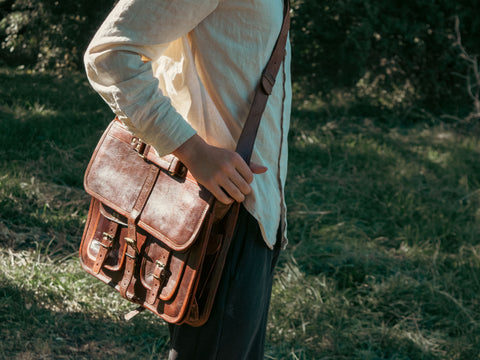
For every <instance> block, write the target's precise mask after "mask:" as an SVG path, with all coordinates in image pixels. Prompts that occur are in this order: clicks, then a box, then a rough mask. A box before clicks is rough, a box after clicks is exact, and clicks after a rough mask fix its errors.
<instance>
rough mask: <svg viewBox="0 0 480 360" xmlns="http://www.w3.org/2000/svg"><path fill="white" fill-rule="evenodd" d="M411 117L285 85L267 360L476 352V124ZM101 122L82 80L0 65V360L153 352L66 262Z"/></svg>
mask: <svg viewBox="0 0 480 360" xmlns="http://www.w3.org/2000/svg"><path fill="white" fill-rule="evenodd" d="M447 105H448V104H446V106H447ZM412 113H413V112H412ZM416 114H417V115H416V118H415V120H416V121H415V122H413V121H410V119H409V116H410V115H406V116H394V115H388V116H387V115H382V116H380V115H377V116H371V115H370V116H366V115H362V113H361V110H358V109H357V110H353V108H352V109H349V108H348V107H346V106H344V107H333V106H326V105H324V104H322V103H321V102H320V101H318V99H316V98H315V97H312V96H310V97H306V96H302V95H301V94H300V93H298V92H297V93H296V94H295V102H294V112H293V116H292V129H291V133H290V170H289V177H288V184H287V189H286V195H287V202H288V206H289V214H288V221H289V240H290V245H289V247H288V249H287V250H286V251H285V252H283V253H282V256H281V260H280V263H279V266H278V268H277V274H276V278H275V283H274V289H273V299H272V305H271V313H270V322H269V326H268V342H267V349H266V350H267V352H266V354H267V355H266V358H267V359H275V360H280V359H292V360H295V359H303V360H312V359H317V360H320V359H372V360H373V359H397V360H400V359H402V360H407V359H412V360H416V359H432V360H433V359H465V360H471V359H480V312H479V311H480V296H479V294H480V207H479V205H480V162H479V161H478V160H479V158H480V157H479V155H480V140H479V137H478V135H479V133H480V132H479V131H478V128H476V127H471V128H469V129H466V128H465V127H459V126H455V124H453V123H445V122H442V121H441V120H440V119H437V118H435V117H433V116H428V115H425V114H424V115H425V116H424V119H423V120H422V119H419V116H418V114H422V112H421V111H417V112H416ZM412 116H413V115H412ZM111 117H112V115H111V113H110V111H109V110H108V109H107V107H106V105H104V103H103V102H102V101H101V100H100V98H99V97H98V96H97V95H96V94H94V93H93V91H92V90H91V89H90V88H89V86H88V84H87V83H86V80H85V78H84V76H83V75H82V74H73V75H69V76H58V75H55V74H49V73H43V74H38V73H37V74H32V73H29V72H28V71H20V70H13V69H8V68H0V358H1V359H22V360H23V359H139V358H146V359H164V358H165V354H166V350H167V341H168V336H167V335H168V331H167V327H166V325H165V324H164V323H163V322H162V321H161V320H160V319H158V318H156V317H155V316H153V315H151V314H147V313H143V314H142V315H140V316H137V317H136V318H134V319H133V320H132V321H130V322H125V321H124V320H123V315H124V314H125V313H126V312H128V311H129V310H131V309H132V308H133V307H135V306H133V305H130V304H129V303H128V302H126V301H124V300H123V299H121V297H120V296H119V295H117V294H116V293H115V292H113V291H112V290H111V289H110V288H109V287H108V286H106V285H103V284H102V283H100V282H99V281H97V280H96V279H94V278H93V277H91V276H89V275H87V274H86V273H84V272H83V270H81V268H80V264H79V261H78V259H77V249H78V246H79V243H80V239H81V234H82V231H83V226H84V222H85V218H86V213H87V210H88V202H89V198H88V196H87V195H86V194H85V193H84V192H83V190H82V179H83V172H84V170H85V168H86V165H87V162H88V159H89V157H90V154H91V152H92V151H93V148H94V146H95V144H96V142H97V140H98V138H99V136H100V134H101V132H102V130H103V129H104V127H105V126H106V125H107V124H108V122H109V120H110V119H111ZM412 124H414V125H412Z"/></svg>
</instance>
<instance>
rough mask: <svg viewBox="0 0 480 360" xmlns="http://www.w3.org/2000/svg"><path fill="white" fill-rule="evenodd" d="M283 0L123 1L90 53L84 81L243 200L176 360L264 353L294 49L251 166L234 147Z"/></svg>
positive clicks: (175, 331) (212, 184)
mask: <svg viewBox="0 0 480 360" xmlns="http://www.w3.org/2000/svg"><path fill="white" fill-rule="evenodd" d="M283 9H284V4H283V0H175V1H167V0H120V1H118V2H117V4H116V5H115V7H114V8H113V10H112V11H111V12H110V14H109V15H108V17H107V18H106V20H105V21H104V23H103V24H102V25H101V26H100V28H99V30H98V31H97V33H96V34H95V36H94V37H93V39H92V41H91V43H90V45H89V46H88V49H87V51H86V53H85V57H84V62H85V67H86V73H87V76H88V79H89V81H90V83H91V85H92V86H93V88H94V89H95V90H96V91H97V92H98V93H99V94H100V95H101V96H102V97H103V99H104V100H105V101H106V102H107V104H108V105H109V106H110V107H111V109H112V110H113V112H114V113H115V114H116V116H117V117H118V118H119V119H120V120H121V121H122V122H123V123H124V124H125V125H126V126H127V127H128V128H129V130H130V131H131V132H132V133H134V134H135V136H138V137H139V138H141V139H142V140H143V141H144V142H146V143H149V144H150V145H152V146H153V147H154V149H155V150H156V151H157V152H158V154H159V155H161V156H163V155H166V154H169V153H173V154H174V155H176V156H177V157H178V158H179V159H180V160H181V161H182V162H183V163H184V164H185V165H186V166H187V168H188V169H189V170H190V171H191V173H192V175H193V176H194V177H195V179H196V180H197V181H198V182H199V183H200V184H202V185H204V186H205V187H206V188H207V189H208V190H209V191H210V192H212V193H213V195H214V196H215V197H216V198H217V199H218V200H219V201H221V202H223V203H231V202H233V201H238V202H241V203H242V206H241V211H240V215H239V220H238V223H237V226H236V230H235V235H234V238H233V241H232V246H231V248H230V250H229V254H228V258H227V263H226V265H225V270H224V273H223V275H222V280H221V284H220V286H219V290H218V293H217V297H216V300H215V304H214V308H213V310H212V314H211V316H210V318H209V320H208V321H207V323H206V324H205V325H203V326H201V327H191V326H188V325H169V329H170V343H171V345H170V346H171V348H170V352H169V359H171V360H173V359H177V360H182V359H189V360H192V359H228V360H234V359H248V360H252V359H263V354H264V344H265V333H266V324H267V314H268V307H269V303H270V295H271V288H272V278H273V268H274V266H275V263H276V261H277V259H278V254H279V251H280V249H281V248H282V247H285V245H286V242H287V241H286V205H285V200H284V185H285V180H286V173H287V133H288V128H289V122H290V108H291V85H290V82H291V80H290V61H291V55H290V52H291V50H290V45H289V42H287V47H286V57H285V60H284V62H283V64H282V65H281V68H280V71H279V73H278V75H277V81H276V84H275V86H274V88H273V91H272V94H271V96H270V97H269V100H268V103H267V106H266V109H265V112H264V113H263V116H262V119H261V123H260V127H259V131H258V134H257V137H256V141H255V147H254V151H253V154H252V162H251V163H250V165H247V164H246V163H245V161H244V160H243V159H242V158H241V157H240V156H239V155H238V154H237V153H236V152H235V151H234V150H235V145H236V141H237V140H238V138H239V136H240V133H241V130H242V127H243V124H244V122H245V119H246V117H247V114H248V111H249V108H250V105H251V102H252V98H253V95H254V91H255V88H256V85H257V83H258V81H259V79H260V76H261V73H262V70H263V68H264V67H265V65H266V64H267V62H268V60H269V58H270V55H271V52H272V49H273V47H274V44H275V42H276V40H277V37H278V35H279V31H280V28H281V24H282V20H283Z"/></svg>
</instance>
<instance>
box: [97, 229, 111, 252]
mask: <svg viewBox="0 0 480 360" xmlns="http://www.w3.org/2000/svg"><path fill="white" fill-rule="evenodd" d="M102 240H107V241H110V244H109V245H105V244H104V243H102V242H101V241H99V242H98V244H99V245H100V246H102V247H104V248H105V249H107V250H110V249H111V248H112V242H113V236H112V235H110V234H109V233H106V232H104V233H103V234H102Z"/></svg>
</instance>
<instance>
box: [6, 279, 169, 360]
mask: <svg viewBox="0 0 480 360" xmlns="http://www.w3.org/2000/svg"><path fill="white" fill-rule="evenodd" d="M38 298H39V297H38V294H35V293H34V292H30V291H25V290H23V289H21V288H19V287H18V286H17V285H15V284H12V283H10V282H9V281H5V278H3V279H2V284H1V285H0V335H1V338H2V341H1V342H0V357H1V358H3V359H13V358H15V359H46V358H48V359H139V358H149V359H157V358H158V359H164V358H165V354H166V351H167V346H168V345H167V342H168V329H167V327H166V326H165V325H163V323H162V320H160V319H154V320H152V319H151V317H148V316H142V315H140V316H138V317H137V318H135V319H133V320H132V321H130V322H128V323H127V322H125V321H122V320H116V321H115V320H112V319H109V318H106V317H103V316H102V315H99V314H96V315H95V314H89V312H88V311H82V310H77V311H68V312H67V311H61V310H60V308H61V307H62V306H64V304H61V300H59V302H58V304H59V309H58V311H56V310H55V309H54V308H55V306H50V308H49V309H47V308H45V307H44V306H43V304H42V303H41V302H36V301H35V299H38ZM155 320H156V321H155Z"/></svg>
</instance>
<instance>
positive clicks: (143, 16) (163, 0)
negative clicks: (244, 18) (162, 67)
mask: <svg viewBox="0 0 480 360" xmlns="http://www.w3.org/2000/svg"><path fill="white" fill-rule="evenodd" d="M217 5H218V0H169V1H167V0H155V1H153V0H120V1H119V2H118V3H117V5H116V6H115V8H114V9H113V10H112V12H111V13H110V14H109V15H108V17H107V19H106V20H105V21H104V23H103V24H102V25H101V27H100V29H99V30H98V31H97V33H96V34H95V36H94V38H93V39H92V41H91V43H90V45H89V46H88V48H87V51H86V53H85V57H84V62H85V68H86V72H87V77H88V79H89V81H90V83H91V84H92V86H93V88H94V89H95V90H96V91H97V92H98V93H99V94H100V95H101V96H102V98H103V99H104V100H105V101H106V102H107V104H108V105H109V106H110V107H111V109H112V110H113V112H114V113H115V114H116V115H117V116H118V117H119V119H120V120H122V121H123V122H124V123H125V124H126V125H127V126H128V127H129V128H130V130H131V131H132V132H133V133H135V135H137V136H139V137H141V138H142V139H143V140H144V141H145V142H147V143H149V144H151V145H152V146H153V147H154V148H155V149H156V150H157V151H158V152H159V153H160V155H164V154H168V153H171V152H172V151H173V150H175V149H176V148H178V147H179V146H180V145H181V144H183V143H184V142H185V141H186V140H188V139H189V138H190V137H191V136H193V135H194V134H195V130H194V129H193V128H192V127H191V126H190V125H189V124H188V123H187V121H186V120H185V119H184V118H183V117H182V116H181V115H180V114H179V113H178V112H177V111H176V110H175V108H174V107H173V106H172V104H171V102H170V99H169V98H168V97H166V96H164V94H163V93H162V92H161V90H160V89H159V83H158V80H157V79H156V78H155V77H154V75H153V71H152V65H151V62H144V61H142V56H143V57H146V58H149V59H157V58H158V57H159V56H161V55H162V53H163V52H164V51H165V50H166V49H167V47H168V44H169V43H170V42H172V41H174V40H176V39H178V38H180V37H182V36H184V35H185V34H187V33H189V32H190V31H191V30H192V29H193V28H195V26H197V25H198V24H199V23H200V22H201V21H202V20H203V19H204V18H205V17H207V16H208V15H209V14H210V13H211V12H212V11H213V10H214V9H215V8H216V7H217Z"/></svg>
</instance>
